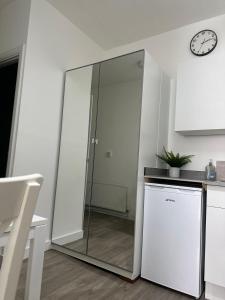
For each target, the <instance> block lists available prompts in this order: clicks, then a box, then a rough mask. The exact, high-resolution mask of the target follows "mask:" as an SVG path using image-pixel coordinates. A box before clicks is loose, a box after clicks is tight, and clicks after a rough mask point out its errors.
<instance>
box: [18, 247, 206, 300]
mask: <svg viewBox="0 0 225 300" xmlns="http://www.w3.org/2000/svg"><path fill="white" fill-rule="evenodd" d="M26 266H27V262H26V261H25V262H24V264H23V268H22V271H21V276H20V281H19V286H18V292H17V296H16V300H23V299H24V298H23V297H24V283H25V282H24V280H25V273H26V272H25V271H26ZM61 299H62V300H190V299H192V298H191V297H189V296H186V295H183V294H180V293H178V292H175V291H172V290H169V289H166V288H164V287H161V286H158V285H155V284H152V283H150V282H148V281H146V280H143V279H138V280H137V281H136V282H134V283H129V282H126V281H124V280H123V279H121V278H120V277H118V276H117V275H115V274H112V273H110V272H107V271H104V270H101V269H99V268H97V267H94V266H92V265H89V264H87V263H85V262H82V261H79V260H78V259H75V258H72V257H69V256H66V255H64V254H62V253H59V252H57V251H54V250H50V251H48V252H46V254H45V262H44V272H43V282H42V292H41V300H61ZM203 299H205V298H204V296H202V298H201V300H203ZM31 300H32V299H31Z"/></svg>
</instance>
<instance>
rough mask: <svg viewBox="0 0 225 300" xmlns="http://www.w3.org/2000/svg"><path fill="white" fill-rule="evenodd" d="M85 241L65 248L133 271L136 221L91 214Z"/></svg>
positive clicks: (70, 244) (73, 243) (82, 240)
mask: <svg viewBox="0 0 225 300" xmlns="http://www.w3.org/2000/svg"><path fill="white" fill-rule="evenodd" d="M85 224H89V226H88V228H89V232H88V234H87V229H85V230H84V239H81V240H78V241H75V242H72V243H68V244H66V245H64V247H66V248H68V249H71V250H75V251H78V252H80V253H84V254H87V255H89V256H91V257H94V258H96V259H99V260H102V261H104V262H107V263H109V264H112V265H115V266H119V267H120V268H123V269H126V270H129V271H131V270H132V267H133V249H134V221H132V220H127V219H123V218H119V217H115V216H110V215H106V214H102V213H97V212H91V214H90V220H89V223H88V222H87V220H85ZM87 236H88V239H87Z"/></svg>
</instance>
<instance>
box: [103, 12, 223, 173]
mask: <svg viewBox="0 0 225 300" xmlns="http://www.w3.org/2000/svg"><path fill="white" fill-rule="evenodd" d="M205 28H208V29H212V30H214V31H216V33H217V35H218V40H219V41H218V45H217V47H216V49H215V51H214V52H213V53H212V54H211V55H220V54H222V53H223V52H224V51H225V30H224V28H225V15H223V16H219V17H216V18H212V19H208V20H204V21H201V22H198V23H194V24H191V25H188V26H185V27H182V28H179V29H177V30H173V31H170V32H167V33H164V34H160V35H157V36H154V37H151V38H148V39H144V40H141V41H138V42H135V43H132V44H128V45H124V46H122V47H118V48H114V49H111V50H109V51H107V53H106V54H105V57H106V58H108V57H111V56H117V55H119V54H122V53H126V52H130V51H135V50H138V49H141V48H146V49H147V50H148V51H149V52H150V53H151V55H152V56H153V57H154V59H155V60H156V61H157V62H158V63H159V65H160V66H161V68H162V69H163V70H164V71H165V72H166V73H167V74H168V75H169V76H170V77H171V78H176V71H177V67H178V64H179V63H180V62H183V61H187V60H198V59H204V57H203V58H198V57H194V56H193V55H192V54H191V53H190V50H189V42H190V40H191V38H192V37H193V35H194V34H195V33H196V32H198V31H200V30H202V29H205ZM221 63H224V66H225V62H221ZM172 88H173V89H172V90H171V114H170V128H169V148H172V149H173V150H174V151H178V152H182V153H187V154H194V155H195V157H194V158H193V162H192V164H189V165H188V166H187V168H188V169H196V170H203V169H204V167H205V165H206V164H207V162H208V159H209V158H213V159H214V160H225V151H224V149H225V136H224V135H221V136H196V137H188V136H186V137H184V136H182V135H180V134H178V133H175V132H174V104H175V83H174V81H173V82H172ZM187 117H188V116H187ZM201 117H203V118H204V116H201Z"/></svg>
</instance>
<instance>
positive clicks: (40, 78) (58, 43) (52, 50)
mask: <svg viewBox="0 0 225 300" xmlns="http://www.w3.org/2000/svg"><path fill="white" fill-rule="evenodd" d="M101 54H102V53H101V49H100V48H99V47H98V46H97V45H96V44H95V43H94V42H93V41H91V40H90V39H89V38H88V37H87V36H85V35H84V34H83V33H82V32H80V31H79V30H78V29H77V28H76V27H75V26H74V25H73V24H72V23H70V22H69V21H68V20H67V19H66V18H65V17H64V16H63V15H61V14H60V13H59V12H58V11H57V10H56V9H55V8H53V7H52V6H51V5H50V4H49V3H48V2H46V1H45V0H32V1H31V11H30V20H29V29H28V38H27V48H26V57H25V69H24V79H23V86H22V96H21V107H20V118H19V126H18V137H17V143H16V152H15V164H14V172H13V173H14V174H15V175H18V174H27V173H34V172H39V173H41V174H43V176H44V185H43V188H42V190H41V194H40V197H39V201H38V204H37V209H36V213H37V214H40V215H42V216H44V217H47V218H49V221H50V222H51V214H52V203H53V198H54V183H55V175H56V166H57V150H58V139H59V124H60V113H61V102H62V94H63V76H64V71H65V70H66V69H68V68H71V67H72V66H76V65H82V64H86V63H87V62H88V61H92V60H95V59H97V57H99V56H100V55H101Z"/></svg>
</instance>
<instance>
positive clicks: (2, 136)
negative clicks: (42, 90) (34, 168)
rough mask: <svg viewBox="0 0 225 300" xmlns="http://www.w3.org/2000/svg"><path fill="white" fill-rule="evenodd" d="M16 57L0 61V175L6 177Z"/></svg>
mask: <svg viewBox="0 0 225 300" xmlns="http://www.w3.org/2000/svg"><path fill="white" fill-rule="evenodd" d="M18 62H19V60H18V58H15V59H12V60H9V61H5V62H3V63H0V149H1V151H0V177H6V176H7V175H8V174H7V173H8V171H7V167H8V161H9V152H10V142H11V132H12V123H13V115H14V104H15V92H16V83H17V73H18Z"/></svg>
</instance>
